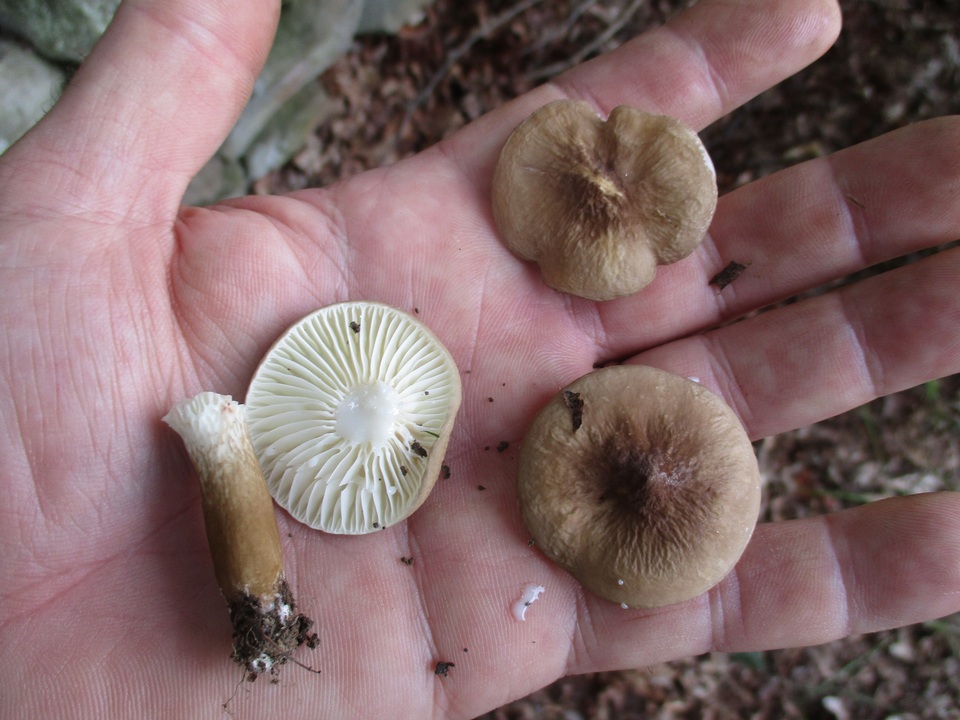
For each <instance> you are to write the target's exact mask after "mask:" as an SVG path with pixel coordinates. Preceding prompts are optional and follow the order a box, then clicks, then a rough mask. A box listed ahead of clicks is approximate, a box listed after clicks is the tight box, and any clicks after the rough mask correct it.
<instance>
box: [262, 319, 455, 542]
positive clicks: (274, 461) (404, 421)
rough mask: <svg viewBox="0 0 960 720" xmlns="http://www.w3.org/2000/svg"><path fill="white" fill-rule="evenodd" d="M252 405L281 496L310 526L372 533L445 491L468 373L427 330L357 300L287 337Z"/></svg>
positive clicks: (265, 365) (273, 353)
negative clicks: (445, 467)
mask: <svg viewBox="0 0 960 720" xmlns="http://www.w3.org/2000/svg"><path fill="white" fill-rule="evenodd" d="M246 406H247V418H248V423H249V429H250V437H251V440H252V442H253V447H254V450H255V452H256V454H257V457H258V458H259V460H260V464H261V466H262V467H263V470H264V475H265V476H266V480H267V485H268V486H269V488H270V492H271V494H272V495H273V497H274V499H275V500H276V501H277V502H278V503H279V504H280V505H281V506H283V507H284V508H286V509H287V510H288V511H289V512H290V514H291V515H293V517H295V518H296V519H297V520H299V521H300V522H303V523H306V524H307V525H309V526H310V527H313V528H318V529H320V530H325V531H327V532H331V533H345V534H358V533H368V532H372V531H374V530H378V529H384V528H386V527H388V526H390V525H393V524H394V523H398V522H400V521H401V520H403V519H404V518H406V517H407V516H409V515H410V513H412V512H413V511H414V510H416V509H417V508H418V507H419V506H420V505H421V504H422V503H423V501H424V500H425V499H426V497H427V495H428V494H429V493H430V490H431V489H432V488H433V486H434V483H435V482H436V480H437V476H438V475H439V474H440V470H441V466H442V461H443V454H444V451H445V450H446V447H447V442H448V440H449V439H450V432H451V429H452V427H453V420H454V417H455V416H456V413H457V409H458V408H459V407H460V377H459V374H458V372H457V366H456V364H455V363H454V360H453V358H452V357H451V356H450V353H449V352H447V350H446V349H445V348H444V347H443V345H442V344H441V343H440V341H439V340H438V339H437V338H436V336H434V335H433V333H431V332H430V331H429V330H428V329H427V328H426V326H424V325H423V324H422V323H421V322H419V321H418V320H415V319H414V318H413V317H411V316H410V315H408V314H406V313H404V312H401V311H400V310H397V309H395V308H392V307H389V306H387V305H382V304H379V303H372V302H348V303H341V304H337V305H331V306H328V307H325V308H322V309H320V310H318V311H316V312H314V313H313V314H311V315H308V316H307V317H305V318H304V319H302V320H300V321H299V322H297V323H296V324H294V325H293V327H291V328H290V329H289V330H287V331H286V332H285V333H284V334H283V336H282V337H281V338H280V339H279V340H278V341H277V342H276V343H275V344H274V346H273V347H272V348H271V349H270V351H269V352H268V353H267V355H266V356H265V357H264V359H263V361H262V362H261V364H260V366H259V367H258V368H257V370H256V373H255V374H254V376H253V379H252V380H251V382H250V387H249V389H248V391H247V398H246Z"/></svg>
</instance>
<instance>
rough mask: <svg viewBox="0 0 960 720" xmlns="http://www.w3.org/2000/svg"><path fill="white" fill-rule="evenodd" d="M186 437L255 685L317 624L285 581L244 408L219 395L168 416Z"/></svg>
mask: <svg viewBox="0 0 960 720" xmlns="http://www.w3.org/2000/svg"><path fill="white" fill-rule="evenodd" d="M163 420H164V422H166V423H167V425H169V426H170V427H171V428H173V429H174V430H175V431H176V432H177V433H178V434H179V435H180V437H181V438H182V439H183V442H184V445H185V446H186V448H187V454H188V455H189V456H190V460H191V461H192V462H193V465H194V467H195V468H196V470H197V474H198V475H199V476H200V494H201V499H202V505H203V520H204V525H205V527H206V531H207V541H208V543H209V545H210V554H211V556H212V557H213V567H214V574H215V575H216V578H217V584H218V585H219V586H220V591H221V592H222V593H223V596H224V598H225V599H226V601H227V605H228V606H229V608H230V619H231V622H232V624H233V658H234V660H236V661H237V662H238V663H240V664H241V665H242V666H243V667H244V668H245V670H246V671H247V673H248V679H250V680H254V679H256V677H257V675H258V674H260V673H264V672H271V673H273V674H275V673H276V670H277V668H278V667H279V666H280V665H282V664H283V663H284V662H286V661H287V659H289V658H290V656H291V655H292V653H293V651H294V650H295V649H296V648H297V647H299V646H300V645H302V644H304V643H306V644H307V645H308V646H309V647H316V643H317V639H316V635H313V634H310V632H309V630H310V627H311V626H312V625H313V621H312V620H310V619H309V618H307V617H306V616H305V615H301V614H299V613H297V612H296V605H295V603H294V601H293V595H292V593H291V591H290V588H289V586H288V584H287V582H286V581H285V580H284V577H283V558H282V555H281V550H280V533H279V531H278V529H277V521H276V518H275V516H274V511H273V501H272V499H271V497H270V492H269V491H268V490H267V485H266V482H265V481H264V478H263V473H262V472H261V470H260V464H259V462H258V461H257V457H256V455H255V454H254V451H253V446H252V445H251V443H250V438H249V435H248V433H247V426H246V419H245V413H244V407H243V405H240V404H239V403H237V402H235V401H233V400H232V399H231V398H230V397H228V396H225V395H218V394H216V393H212V392H204V393H200V394H199V395H197V396H196V397H193V398H190V399H188V400H184V401H182V402H180V403H178V404H177V405H176V406H174V408H173V409H172V410H171V411H170V412H169V413H168V414H167V415H166V416H165V417H164V418H163Z"/></svg>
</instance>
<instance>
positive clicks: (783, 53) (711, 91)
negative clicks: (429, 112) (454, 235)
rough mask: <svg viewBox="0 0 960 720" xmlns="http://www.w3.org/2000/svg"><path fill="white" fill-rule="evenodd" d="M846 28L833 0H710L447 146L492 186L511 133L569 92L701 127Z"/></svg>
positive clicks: (599, 104) (604, 108) (607, 106)
mask: <svg viewBox="0 0 960 720" xmlns="http://www.w3.org/2000/svg"><path fill="white" fill-rule="evenodd" d="M839 30H840V14H839V9H838V7H837V4H836V3H835V2H834V0H776V1H775V2H769V0H736V2H727V1H725V0H724V1H721V0H706V1H705V2H700V3H697V4H696V5H695V6H693V7H692V8H690V9H689V10H686V11H685V12H683V13H680V14H679V15H677V16H676V17H675V18H673V19H672V20H671V21H670V22H668V23H667V24H666V25H664V26H662V27H660V28H657V29H655V30H652V31H650V32H647V33H645V34H643V35H642V36H640V37H637V38H635V39H634V40H631V41H630V42H628V43H626V44H625V45H623V46H621V47H620V48H618V49H617V50H614V51H612V52H610V53H608V54H606V55H603V56H601V57H599V58H597V59H595V60H592V61H590V62H587V63H585V64H583V65H581V66H579V67H577V68H575V69H573V70H571V71H569V72H567V73H565V74H563V75H561V76H559V77H558V78H557V79H556V80H555V81H554V82H553V83H551V84H548V85H544V86H542V87H540V88H537V89H536V90H534V91H532V92H529V93H527V94H526V95H524V96H523V97H521V98H519V99H518V100H516V101H514V102H512V103H509V104H508V105H506V106H504V107H503V108H501V109H499V110H497V111H495V112H492V113H490V114H489V115H486V116H484V117H483V118H481V119H480V120H478V121H476V122H474V123H471V124H470V125H469V126H467V127H466V128H464V129H463V130H461V131H460V132H458V133H457V134H455V135H454V136H452V137H451V138H450V140H449V141H448V142H447V143H445V144H444V148H445V149H446V150H447V151H448V153H449V155H451V156H453V157H454V158H455V159H456V160H457V162H458V163H459V164H460V166H461V168H462V169H463V170H464V171H465V172H466V173H467V175H468V176H469V177H470V178H471V179H474V180H476V181H477V182H478V184H479V185H478V187H479V188H480V189H482V190H484V191H485V192H486V188H487V187H488V186H489V178H490V175H491V173H492V167H493V162H494V159H495V158H496V154H497V153H498V152H499V149H500V147H501V146H502V145H503V142H504V141H505V140H506V136H507V135H508V134H509V133H510V132H511V131H512V130H513V128H514V127H516V125H517V124H518V123H519V122H520V121H521V120H522V119H523V118H524V117H526V116H527V115H529V114H530V113H531V112H533V111H534V110H535V109H536V108H538V107H540V106H541V105H543V104H545V103H547V102H549V101H551V100H556V99H558V98H561V97H569V98H575V99H581V100H587V101H589V102H591V103H592V104H593V105H594V106H595V107H596V108H597V110H598V111H599V112H601V113H602V114H604V115H606V114H607V113H608V112H609V111H610V110H611V109H612V108H613V107H615V106H616V105H621V104H626V105H633V106H635V107H639V108H641V109H643V110H647V111H649V112H657V113H663V114H667V115H672V116H674V117H677V118H679V119H681V120H683V121H685V122H686V123H688V124H689V125H691V126H693V127H696V128H702V127H704V126H705V125H707V124H709V123H710V122H712V121H714V120H716V119H717V118H719V117H722V116H723V115H725V114H726V113H728V112H730V111H731V110H733V109H734V108H736V107H738V106H739V105H741V104H742V103H744V102H746V101H747V100H748V99H750V98H751V97H753V96H754V95H756V94H758V93H760V92H762V91H763V90H765V89H766V88H768V87H770V86H771V85H774V84H775V83H777V82H779V81H780V80H782V79H784V78H786V77H788V76H790V75H791V74H793V73H795V72H797V71H798V70H800V69H801V68H803V67H805V66H806V65H808V64H809V63H810V62H812V61H813V60H815V59H816V58H817V57H819V56H820V55H821V54H823V53H824V52H825V51H826V50H827V48H829V47H830V45H831V44H832V43H833V42H834V40H835V39H836V37H837V33H838V32H839Z"/></svg>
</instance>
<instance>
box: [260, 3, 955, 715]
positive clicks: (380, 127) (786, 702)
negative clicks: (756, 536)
mask: <svg viewBox="0 0 960 720" xmlns="http://www.w3.org/2000/svg"><path fill="white" fill-rule="evenodd" d="M688 4H689V3H688V2H680V1H678V0H646V1H644V0H607V1H605V2H602V1H600V0H597V1H596V2H592V1H590V0H539V1H538V0H506V1H500V0H479V1H477V2H469V3H457V2H454V0H439V1H438V2H437V3H436V5H434V6H433V7H432V8H431V9H430V10H429V11H428V15H427V18H426V20H425V22H424V23H423V24H422V25H420V26H418V27H415V28H411V29H407V30H404V31H403V32H402V33H401V34H400V36H398V37H385V36H384V37H380V36H375V37H370V38H366V39H364V40H362V41H359V42H358V43H356V45H355V46H354V48H353V50H352V51H351V53H350V54H349V55H348V56H346V57H344V58H343V59H342V60H341V61H340V62H338V63H337V65H336V66H335V67H334V68H332V69H331V70H330V71H328V72H327V73H326V74H325V76H324V78H323V82H324V84H325V87H326V89H327V91H328V92H329V93H330V94H331V95H332V96H333V97H335V98H338V99H339V101H340V103H341V108H342V111H341V112H340V113H338V114H337V115H336V116H335V117H333V118H332V119H331V120H329V121H328V122H326V123H325V124H324V125H323V126H322V127H321V128H320V129H319V131H318V132H317V134H316V136H315V137H314V138H313V139H312V141H311V143H310V144H309V145H308V147H307V148H306V149H305V150H304V151H303V152H301V153H300V154H299V155H298V156H297V157H296V158H295V159H294V161H293V162H292V163H291V164H290V165H288V166H287V167H286V168H284V169H283V170H281V171H278V172H277V173H274V174H272V175H270V176H268V177H265V178H263V179H261V180H260V181H258V183H257V184H256V190H257V191H260V192H281V191H283V190H288V189H296V188H301V187H307V186H318V185H324V184H328V183H331V182H334V181H336V180H338V179H341V178H343V177H346V176H348V175H351V174H353V173H356V172H359V171H361V170H364V169H367V168H370V167H375V166H379V165H383V164H386V163H390V162H393V161H395V160H398V159H400V158H402V157H405V156H407V155H409V154H412V153H414V152H416V151H418V150H421V149H423V148H425V147H427V146H429V145H432V144H433V143H435V142H437V141H438V140H439V139H440V138H442V137H443V136H445V135H446V134H448V133H450V132H452V131H453V130H455V129H456V128H458V127H460V126H461V125H463V124H464V123H466V122H469V121H470V120H471V119H473V118H476V117H477V116H479V115H481V114H483V113H484V112H486V111H487V110H490V109H492V108H494V107H496V106H497V105H499V104H501V103H503V102H505V101H506V100H508V99H510V98H511V97H514V96H515V95H517V94H519V93H521V92H523V91H525V90H527V89H529V88H531V87H533V86H535V85H536V84H538V83H541V82H543V81H544V80H546V79H549V78H550V77H552V76H553V75H555V74H556V73H558V72H560V71H562V70H563V69H565V68H566V67H569V66H570V65H571V64H574V63H575V62H577V61H579V60H583V59H586V58H588V57H591V56H592V55H595V54H597V53H598V52H602V51H605V50H609V49H611V48H613V47H615V46H616V45H617V44H619V43H621V42H623V41H625V40H626V39H628V38H630V37H632V36H634V35H636V34H638V33H640V32H642V31H644V30H645V29H648V28H650V27H653V26H655V25H658V24H660V23H662V22H663V21H664V20H665V19H667V18H668V17H669V16H671V15H672V14H674V13H676V12H678V11H679V10H681V9H682V8H683V7H684V6H686V5H688ZM841 5H842V6H843V10H844V19H845V25H844V32H843V34H842V36H841V38H840V40H839V41H838V43H837V44H836V45H835V47H834V48H833V49H832V50H831V51H830V52H829V53H828V54H827V55H826V56H825V57H824V58H823V59H821V60H820V61H818V62H817V63H816V64H814V65H813V66H811V67H810V68H808V69H807V70H805V71H803V72H801V73H799V74H798V75H796V76H794V77H792V78H790V79H789V80H787V81H785V82H783V83H781V84H780V85H779V86H777V87H775V88H773V89H772V90H769V91H767V92H766V93H764V94H763V95H761V96H760V97H757V98H756V99H754V100H753V101H751V102H750V103H748V104H747V105H745V106H744V107H742V108H740V109H739V110H737V111H736V112H734V113H733V114H731V115H730V116H728V117H726V118H724V119H722V120H721V121H719V122H717V123H715V124H714V125H712V126H711V127H709V128H707V129H706V130H705V131H704V132H703V134H702V137H703V139H704V141H705V143H706V144H707V147H708V148H709V150H710V152H711V155H712V156H713V158H714V162H715V164H716V166H717V168H718V174H719V181H720V189H721V192H726V191H729V190H730V189H732V188H734V187H736V186H738V185H742V184H744V183H746V182H749V181H751V180H754V179H756V178H759V177H761V176H764V175H767V174H769V173H772V172H775V171H777V170H779V169H782V168H784V167H787V166H789V165H791V164H794V163H797V162H801V161H803V160H807V159H810V158H813V157H817V156H820V155H824V154H829V153H831V152H833V151H835V150H839V149H841V148H844V147H848V146H850V145H853V144H856V143H858V142H862V141H864V140H867V139H869V138H872V137H875V136H878V135H881V134H883V133H885V132H888V131H890V130H893V129H895V128H898V127H901V126H903V125H906V124H908V123H912V122H916V121H918V120H922V119H926V118H931V117H935V116H938V115H944V114H950V113H958V112H960V5H958V4H957V2H956V0H937V1H934V0H930V1H927V2H925V1H924V0H859V1H855V0H844V1H843V2H841ZM910 259H911V258H906V259H903V260H901V261H899V262H900V263H903V262H908V261H910ZM889 265H890V264H887V265H886V266H884V267H882V268H877V269H875V270H873V271H872V272H879V271H882V270H884V269H886V268H887V267H889ZM958 434H960V377H957V376H955V377H951V378H945V379H943V380H940V381H935V382H931V383H927V384H926V385H924V386H921V387H918V388H914V389H912V390H909V391H906V392H902V393H899V394H897V395H892V396H890V397H887V398H882V399H879V400H877V401H874V402H873V403H870V404H869V405H866V406H864V407H862V408H858V409H856V410H853V411H851V412H849V413H846V414H844V415H841V416H839V417H836V418H833V419H831V420H828V421H825V422H822V423H818V424H816V425H813V426H810V427H806V428H801V429H799V430H796V431H793V432H790V433H784V434H782V435H778V436H776V437H773V438H769V439H767V440H765V441H763V442H761V443H759V456H760V462H761V469H762V472H763V476H764V480H765V488H764V495H765V505H764V509H763V515H762V518H761V521H770V520H777V519H785V518H794V517H802V516H805V515H812V514H820V513H824V512H830V511H833V510H838V509H841V508H844V507H850V506H853V505H857V504H861V503H865V502H870V501H872V500H875V499H878V498H881V497H887V496H890V495H896V494H909V493H916V492H927V491H934V490H944V489H949V490H958V489H960V449H958V443H957V437H958ZM484 717H485V718H488V719H491V720H492V719H494V718H495V719H497V720H514V719H520V718H524V719H527V718H543V719H546V720H581V719H584V720H585V719H587V718H591V719H597V720H599V719H606V718H609V719H613V718H658V719H673V718H691V719H693V718H696V719H708V720H709V719H710V718H812V719H819V718H824V719H827V718H835V719H836V720H855V719H861V718H862V719H865V720H866V719H870V720H873V719H881V718H883V719H886V720H914V719H919V718H960V616H953V617H948V618H945V619H942V620H938V621H934V622H928V623H922V624H920V625H915V626H912V627H908V628H903V629H900V630H895V631H890V632H883V633H877V634H872V635H865V636H860V637H853V638H848V639H845V640H842V641H838V642H835V643H831V644H829V645H825V646H819V647H815V648H807V649H788V650H779V651H774V652H761V653H741V654H734V655H724V654H719V653H718V654H710V655H707V656H703V657H699V658H692V659H689V660H685V661H678V662H673V663H669V664H664V665H659V666H655V667H649V668H642V669H638V670H633V671H626V672H616V673H603V674H598V675H589V676H581V677H574V678H566V679H563V680H560V681H558V682H556V683H554V684H553V685H551V686H550V687H548V688H545V689H543V690H541V691H538V692H536V693H534V694H532V695H530V696H529V697H527V698H524V699H522V700H518V701H516V702H514V703H511V704H510V705H507V706H505V707H503V708H500V709H498V710H496V711H494V712H492V713H489V714H488V715H486V716H484Z"/></svg>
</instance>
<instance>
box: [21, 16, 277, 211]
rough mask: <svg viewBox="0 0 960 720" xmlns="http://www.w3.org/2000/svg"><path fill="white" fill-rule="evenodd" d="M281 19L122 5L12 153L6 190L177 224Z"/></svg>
mask: <svg viewBox="0 0 960 720" xmlns="http://www.w3.org/2000/svg"><path fill="white" fill-rule="evenodd" d="M279 12H280V2H279V0H124V2H122V3H121V5H120V7H119V8H118V10H117V13H116V15H115V16H114V19H113V22H112V23H111V24H110V27H109V28H107V31H106V33H104V35H103V37H102V38H101V39H100V42H98V43H97V45H96V47H95V48H94V49H93V51H92V52H91V53H90V56H89V58H87V60H86V61H85V62H84V64H83V65H82V66H81V67H80V69H79V71H78V72H77V74H76V75H75V76H74V78H73V80H72V81H71V83H70V85H69V86H68V87H67V89H66V90H65V91H64V94H63V96H62V98H61V99H60V101H59V102H58V103H57V104H56V105H55V106H54V108H53V109H52V110H51V111H50V112H49V113H48V114H47V116H46V117H45V118H44V119H43V121H41V122H40V123H39V124H38V125H37V126H36V127H35V128H34V129H33V130H32V131H31V132H30V133H28V135H27V136H26V137H25V138H24V139H23V141H22V142H21V143H19V144H17V145H15V146H14V147H12V148H11V149H10V150H8V152H7V154H6V155H5V157H4V161H5V162H7V167H6V168H5V170H6V172H5V173H4V174H5V175H7V174H9V172H10V170H11V168H15V172H16V174H17V182H3V185H4V186H9V189H10V190H11V191H13V192H18V191H19V192H28V193H31V197H32V202H33V203H36V197H37V195H38V194H39V193H43V194H44V195H47V196H49V194H50V193H51V192H55V193H56V194H57V197H56V199H55V202H56V205H57V206H59V207H61V208H76V209H78V210H79V211H81V212H83V211H87V210H93V211H95V212H96V213H97V214H98V215H99V216H101V217H123V218H126V219H133V218H134V217H135V218H136V219H137V220H139V221H141V222H153V221H160V220H163V219H165V220H166V222H169V219H170V218H171V217H172V216H173V214H174V213H175V212H176V209H177V207H178V206H179V202H180V198H181V197H182V195H183V191H184V190H185V189H186V186H187V184H188V183H189V182H190V179H191V178H192V177H193V176H194V175H195V174H196V172H197V171H198V170H199V169H200V168H201V167H202V166H203V164H204V163H205V162H206V161H207V160H208V159H209V158H210V156H211V155H212V154H213V153H214V152H215V151H216V149H217V147H219V145H220V143H221V142H222V141H223V139H224V138H225V137H226V135H227V133H228V132H229V131H230V128H231V127H232V125H233V123H234V122H235V121H236V119H237V117H238V116H239V114H240V111H241V110H242V109H243V106H244V103H245V102H246V100H247V98H248V97H249V94H250V91H251V89H252V87H253V82H254V80H255V79H256V77H257V75H258V73H259V72H260V69H261V67H262V65H263V63H264V61H265V59H266V56H267V52H268V51H269V49H270V43H271V42H272V39H273V34H274V32H275V30H276V24H277V19H278V16H279ZM4 179H7V178H4ZM5 189H7V188H5ZM7 200H11V197H10V195H9V193H7ZM50 200H52V198H50V199H48V202H49V201H50Z"/></svg>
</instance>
